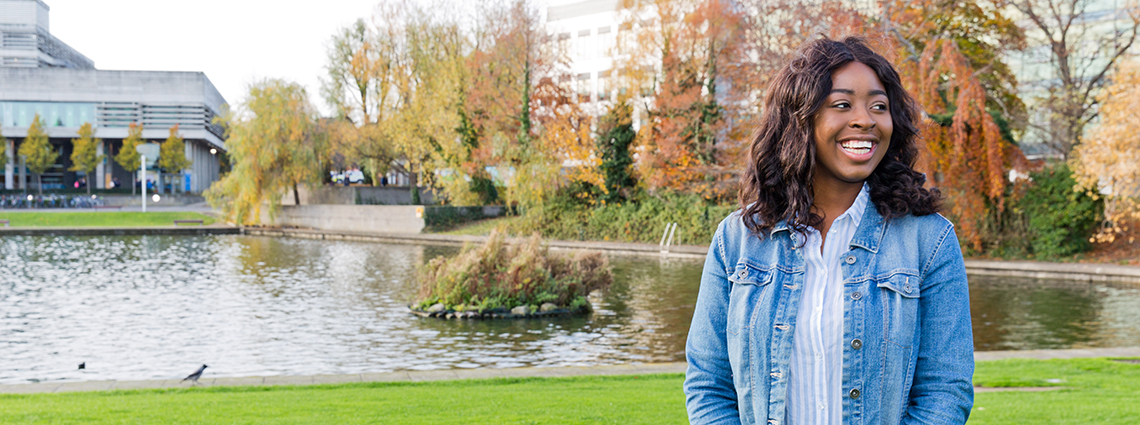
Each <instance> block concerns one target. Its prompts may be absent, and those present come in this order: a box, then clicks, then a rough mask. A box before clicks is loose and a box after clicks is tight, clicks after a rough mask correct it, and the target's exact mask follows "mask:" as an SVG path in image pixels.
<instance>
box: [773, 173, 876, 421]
mask: <svg viewBox="0 0 1140 425" xmlns="http://www.w3.org/2000/svg"><path fill="white" fill-rule="evenodd" d="M870 199H871V194H870V192H869V189H868V186H867V185H866V183H864V184H863V190H862V191H861V192H859V196H858V197H856V198H855V202H854V203H852V204H851V207H850V208H848V209H847V211H845V212H844V213H843V214H841V215H840V216H839V217H836V218H835V221H834V222H832V223H831V229H830V230H828V232H827V239H826V241H824V240H822V238H821V237H820V234H819V231H818V230H816V229H813V228H811V227H808V229H807V235H806V236H807V239H806V242H805V243H804V249H803V250H802V252H803V253H804V259H805V260H806V263H807V264H806V266H807V267H806V268H807V270H806V274H805V276H804V288H803V295H802V296H801V298H800V306H799V310H797V314H796V327H795V331H794V332H795V333H794V335H793V339H792V341H793V343H792V358H791V365H790V366H791V367H790V368H789V375H790V376H789V381H788V405H787V407H788V413H787V418H786V419H787V420H786V421H785V423H786V424H794V425H815V424H841V423H843V398H842V397H843V396H842V395H841V393H842V385H843V342H842V339H843V271H842V269H840V258H841V255H843V254H844V253H846V252H847V251H848V250H849V249H850V248H849V246H848V245H849V244H850V243H851V238H852V237H853V236H855V229H856V228H858V227H859V221H860V220H861V219H862V218H863V211H864V209H865V208H867V204H868V202H869V201H870ZM821 244H822V245H823V249H822V251H823V252H822V253H821V252H820V251H821V250H820V245H821Z"/></svg>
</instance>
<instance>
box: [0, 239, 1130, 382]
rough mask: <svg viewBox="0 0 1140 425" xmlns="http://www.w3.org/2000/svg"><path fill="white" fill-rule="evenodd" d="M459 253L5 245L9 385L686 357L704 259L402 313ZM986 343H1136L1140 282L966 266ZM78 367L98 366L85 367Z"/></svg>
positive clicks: (64, 242) (156, 243)
mask: <svg viewBox="0 0 1140 425" xmlns="http://www.w3.org/2000/svg"><path fill="white" fill-rule="evenodd" d="M456 252H458V248H456V247H449V246H432V245H401V244H381V243H367V242H347V241H322V240H309V239H288V238H282V239H278V238H267V237H253V236H194V237H191V236H97V237H40V236H35V237H22V236H17V237H5V238H3V239H2V240H0V384H14V383H30V382H48V381H80V380H109V379H114V380H136V379H172V378H181V377H184V376H186V375H187V374H189V373H190V372H193V371H194V370H195V369H196V368H197V367H198V366H200V365H201V364H208V365H210V368H209V369H207V371H206V373H207V375H206V376H208V377H236V376H254V375H263V376H264V375H310V374H341V373H360V372H387V371H398V370H431V369H451V368H511V367H524V366H539V367H547V366H587V365H608V364H622V363H633V362H646V363H648V362H672V361H683V360H684V345H685V337H686V334H687V332H688V327H689V321H690V319H691V317H692V311H693V304H694V303H695V301H696V296H697V290H698V286H699V280H700V274H701V265H702V262H701V261H699V260H663V259H658V258H653V257H627V256H614V257H611V264H613V266H614V272H615V283H614V286H613V287H612V288H611V289H610V290H609V291H608V292H607V293H604V294H594V295H593V296H591V301H592V302H593V304H594V309H595V311H594V313H592V314H590V315H588V316H583V317H563V318H550V319H528V320H513V321H509V320H498V321H456V320H451V321H445V320H439V319H430V318H420V317H417V316H413V315H411V314H409V313H408V308H407V305H408V303H409V301H410V299H411V297H412V295H413V294H414V293H415V290H416V284H415V282H414V281H413V274H414V270H415V267H416V266H417V265H419V264H423V263H424V262H426V261H427V260H429V259H431V258H434V257H435V256H439V255H453V254H455V253H456ZM970 285H971V294H970V295H971V304H972V306H971V308H972V314H973V324H974V338H975V345H976V348H977V349H978V350H1024V349H1040V348H1074V347H1082V348H1083V347H1121V346H1135V345H1136V344H1137V341H1140V285H1131V284H1113V283H1087V282H1068V281H1047V280H1034V279H1011V278H991V277H985V276H971V278H970ZM80 362H86V363H87V369H85V370H77V365H78V364H79V363H80Z"/></svg>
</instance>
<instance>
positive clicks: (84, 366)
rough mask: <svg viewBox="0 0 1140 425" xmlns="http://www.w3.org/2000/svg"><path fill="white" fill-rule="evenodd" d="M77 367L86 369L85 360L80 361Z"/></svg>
mask: <svg viewBox="0 0 1140 425" xmlns="http://www.w3.org/2000/svg"><path fill="white" fill-rule="evenodd" d="M79 368H80V369H87V362H83V363H80V364H79Z"/></svg>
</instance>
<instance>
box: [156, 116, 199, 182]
mask: <svg viewBox="0 0 1140 425" xmlns="http://www.w3.org/2000/svg"><path fill="white" fill-rule="evenodd" d="M191 165H194V163H193V161H191V160H190V158H187V157H186V143H185V142H183V140H182V135H181V134H179V133H178V124H174V126H173V127H170V136H169V137H167V138H166V141H165V142H162V145H161V147H160V149H159V154H158V166H159V168H162V169H163V170H165V171H166V172H167V173H174V174H175V175H176V176H178V177H177V178H178V179H179V181H180V180H181V179H182V173H183V172H184V171H185V170H186V169H187V168H190V166H191ZM170 187H171V191H172V192H177V191H178V189H177V188H178V183H177V181H176V182H175V183H173V184H171V185H170Z"/></svg>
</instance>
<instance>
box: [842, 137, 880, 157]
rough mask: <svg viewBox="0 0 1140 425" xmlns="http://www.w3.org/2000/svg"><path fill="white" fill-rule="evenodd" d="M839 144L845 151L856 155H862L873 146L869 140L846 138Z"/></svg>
mask: <svg viewBox="0 0 1140 425" xmlns="http://www.w3.org/2000/svg"><path fill="white" fill-rule="evenodd" d="M840 146H842V147H843V150H845V151H848V152H851V153H853V154H856V155H863V154H866V153H868V152H871V148H872V147H874V144H873V143H871V141H870V140H846V141H844V142H843V143H841V144H840Z"/></svg>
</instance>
